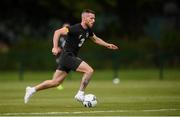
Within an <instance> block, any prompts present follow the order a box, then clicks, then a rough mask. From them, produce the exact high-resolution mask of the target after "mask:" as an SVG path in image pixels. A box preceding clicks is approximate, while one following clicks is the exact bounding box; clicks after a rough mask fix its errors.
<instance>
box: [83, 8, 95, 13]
mask: <svg viewBox="0 0 180 117" xmlns="http://www.w3.org/2000/svg"><path fill="white" fill-rule="evenodd" d="M83 13H92V14H95V11H93V10H91V9H84V10H83V12H82V14H83Z"/></svg>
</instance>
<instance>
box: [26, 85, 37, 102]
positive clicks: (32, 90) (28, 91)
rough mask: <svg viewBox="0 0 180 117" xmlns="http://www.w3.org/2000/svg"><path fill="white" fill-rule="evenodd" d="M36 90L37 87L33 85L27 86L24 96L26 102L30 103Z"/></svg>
mask: <svg viewBox="0 0 180 117" xmlns="http://www.w3.org/2000/svg"><path fill="white" fill-rule="evenodd" d="M35 92H36V90H35V88H33V87H26V94H25V96H24V103H25V104H26V103H28V101H29V99H30V97H31V96H32V95H33V94H34V93H35Z"/></svg>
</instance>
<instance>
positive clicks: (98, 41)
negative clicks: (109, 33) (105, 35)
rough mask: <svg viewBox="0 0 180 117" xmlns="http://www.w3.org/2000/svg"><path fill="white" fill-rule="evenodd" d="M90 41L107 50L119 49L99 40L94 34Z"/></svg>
mask: <svg viewBox="0 0 180 117" xmlns="http://www.w3.org/2000/svg"><path fill="white" fill-rule="evenodd" d="M91 40H92V41H93V42H94V43H96V44H98V45H101V46H104V47H106V48H109V49H113V50H116V49H119V48H118V47H117V46H116V45H114V44H111V43H107V42H105V41H104V40H102V39H101V38H99V37H97V36H96V35H95V34H93V36H92V37H91Z"/></svg>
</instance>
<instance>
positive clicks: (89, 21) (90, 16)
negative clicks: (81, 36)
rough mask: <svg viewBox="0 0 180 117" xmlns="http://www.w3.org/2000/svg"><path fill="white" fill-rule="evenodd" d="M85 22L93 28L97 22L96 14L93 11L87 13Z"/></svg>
mask: <svg viewBox="0 0 180 117" xmlns="http://www.w3.org/2000/svg"><path fill="white" fill-rule="evenodd" d="M85 23H86V25H87V27H89V28H92V27H93V25H94V23H95V15H94V14H92V13H87V14H86V17H85Z"/></svg>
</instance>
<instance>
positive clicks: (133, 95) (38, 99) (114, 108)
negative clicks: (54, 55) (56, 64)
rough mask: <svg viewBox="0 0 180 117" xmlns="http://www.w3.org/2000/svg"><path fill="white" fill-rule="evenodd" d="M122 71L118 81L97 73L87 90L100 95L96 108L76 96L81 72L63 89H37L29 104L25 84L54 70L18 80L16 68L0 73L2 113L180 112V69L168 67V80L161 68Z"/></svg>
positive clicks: (139, 113)
mask: <svg viewBox="0 0 180 117" xmlns="http://www.w3.org/2000/svg"><path fill="white" fill-rule="evenodd" d="M120 73H121V77H122V78H121V80H120V83H119V84H117V85H114V84H113V83H112V80H111V78H110V77H112V76H113V73H112V72H111V71H98V72H97V73H95V75H94V76H93V79H92V81H91V83H90V84H89V86H88V87H87V90H86V93H93V94H95V95H96V96H97V99H98V104H97V106H96V107H95V108H85V107H83V105H82V104H81V103H79V102H76V101H75V100H74V99H73V97H74V95H75V94H76V92H77V90H78V88H79V83H80V78H79V77H80V74H74V73H73V74H71V75H70V76H71V77H70V78H71V79H76V80H66V81H65V82H64V83H63V86H64V89H63V90H57V89H56V88H52V89H48V90H44V91H41V92H38V93H36V94H35V95H34V96H33V97H32V98H31V100H30V102H29V103H28V104H24V102H23V97H24V93H25V87H26V86H27V85H36V84H38V83H40V82H41V81H43V80H44V79H49V77H51V75H52V72H45V73H44V72H36V73H34V72H26V73H25V76H24V77H25V79H24V81H18V80H17V79H18V74H17V73H16V72H6V73H5V72H4V73H0V79H1V80H0V116H3V115H9V116H11V115H15V116H20V115H26V116H33V115H38V116H43V115H46V116H47V115H48V116H55V115H57V116H60V115H65V116H71V115H74V116H79V115H80V116H85V115H87V116H93V115H96V116H104V115H106V116H115V115H122V116H134V115H136V116H139V115H143V116H162V115H163V116H167V115H180V80H179V78H180V77H179V72H178V71H174V70H168V71H166V76H165V80H162V81H161V80H159V79H158V72H157V71H153V70H150V71H146V70H141V71H140V70H136V71H121V72H120ZM149 74H151V75H149ZM13 76H14V77H13ZM108 78H109V79H108ZM103 79H105V80H103Z"/></svg>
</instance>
